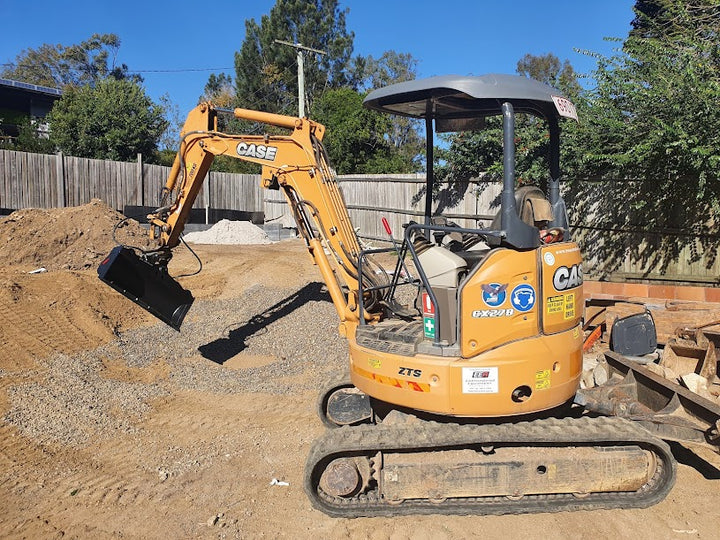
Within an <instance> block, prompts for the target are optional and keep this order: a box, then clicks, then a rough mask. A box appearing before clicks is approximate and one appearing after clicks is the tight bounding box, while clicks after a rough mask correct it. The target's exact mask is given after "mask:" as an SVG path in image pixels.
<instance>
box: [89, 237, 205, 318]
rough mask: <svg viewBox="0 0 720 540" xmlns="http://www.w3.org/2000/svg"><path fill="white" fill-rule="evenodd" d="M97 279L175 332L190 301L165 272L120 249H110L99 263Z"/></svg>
mask: <svg viewBox="0 0 720 540" xmlns="http://www.w3.org/2000/svg"><path fill="white" fill-rule="evenodd" d="M98 277H99V278H100V279H101V280H102V281H104V282H105V283H107V284H108V285H110V286H111V287H112V288H113V289H115V290H116V291H118V292H119V293H121V294H123V295H125V296H126V297H128V298H129V299H130V300H132V301H133V302H135V303H136V304H137V305H139V306H140V307H142V308H144V309H145V310H147V311H148V312H150V313H152V314H153V315H155V316H156V317H157V318H158V319H160V320H161V321H163V322H164V323H166V324H168V325H169V326H172V327H173V328H174V329H175V330H178V331H179V330H180V325H181V324H182V322H183V319H184V318H185V315H186V314H187V312H188V310H189V309H190V306H192V303H193V300H194V298H193V295H192V294H191V293H190V291H188V290H185V289H183V288H182V286H181V285H180V284H179V283H178V282H177V281H175V280H174V279H173V278H172V277H170V276H169V275H168V273H167V270H166V269H164V268H161V267H159V266H154V265H152V264H150V263H148V262H147V261H144V260H142V259H141V258H140V257H138V256H137V255H136V254H135V252H134V251H133V250H132V249H128V248H125V247H123V246H117V247H116V248H114V249H113V250H112V251H111V252H110V254H109V255H108V256H107V257H106V258H105V259H104V260H103V262H101V263H100V266H99V267H98Z"/></svg>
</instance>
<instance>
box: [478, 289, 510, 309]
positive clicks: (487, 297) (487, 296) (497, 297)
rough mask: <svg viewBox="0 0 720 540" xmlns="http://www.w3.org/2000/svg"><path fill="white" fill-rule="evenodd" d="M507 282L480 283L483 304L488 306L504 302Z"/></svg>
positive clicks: (499, 304)
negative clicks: (502, 283)
mask: <svg viewBox="0 0 720 540" xmlns="http://www.w3.org/2000/svg"><path fill="white" fill-rule="evenodd" d="M507 287H508V284H507V283H505V284H504V285H501V284H500V283H483V284H482V285H480V288H481V289H482V299H483V302H485V305H488V306H490V307H498V306H501V305H503V304H504V303H505V298H506V297H507V293H506V292H505V290H506V289H507Z"/></svg>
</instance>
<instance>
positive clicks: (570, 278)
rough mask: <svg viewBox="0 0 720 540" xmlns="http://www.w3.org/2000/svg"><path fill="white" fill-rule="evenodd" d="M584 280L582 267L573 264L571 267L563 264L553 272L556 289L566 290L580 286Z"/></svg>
mask: <svg viewBox="0 0 720 540" xmlns="http://www.w3.org/2000/svg"><path fill="white" fill-rule="evenodd" d="M582 282H583V274H582V268H581V267H580V265H579V264H573V265H572V266H571V267H570V268H568V267H567V266H561V267H560V268H558V269H557V270H555V273H554V274H553V287H555V290H556V291H566V290H568V289H574V288H575V287H579V286H580V285H582Z"/></svg>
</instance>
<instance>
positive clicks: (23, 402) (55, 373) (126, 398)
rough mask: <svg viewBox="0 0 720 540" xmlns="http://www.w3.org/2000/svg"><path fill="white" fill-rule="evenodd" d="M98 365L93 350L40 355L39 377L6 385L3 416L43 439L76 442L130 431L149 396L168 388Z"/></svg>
mask: <svg viewBox="0 0 720 540" xmlns="http://www.w3.org/2000/svg"><path fill="white" fill-rule="evenodd" d="M102 367H103V366H102V362H101V361H100V359H99V358H98V357H97V355H95V354H93V353H92V352H88V353H82V354H80V355H77V356H66V355H63V354H58V355H55V356H52V357H50V358H48V359H46V360H44V361H42V362H41V369H40V370H39V373H42V372H43V371H44V372H45V373H44V377H42V379H43V380H42V381H41V382H38V381H35V382H30V383H26V384H21V385H18V386H11V387H10V388H9V389H8V398H9V400H10V403H11V408H10V410H9V411H8V412H7V414H6V415H5V418H4V420H5V421H6V422H8V423H10V424H13V425H15V426H16V427H17V428H18V429H19V430H20V432H21V433H22V434H23V435H26V436H28V437H31V438H33V439H35V440H37V441H39V442H41V443H47V442H51V441H52V442H59V443H62V444H67V445H80V444H83V443H85V442H87V441H88V440H89V439H90V438H91V437H94V436H100V437H107V436H112V435H113V434H116V433H118V432H122V433H131V432H134V431H135V430H136V428H135V427H134V422H135V421H137V420H138V419H139V418H141V417H142V415H143V414H145V413H146V412H147V411H148V410H149V406H148V404H147V402H148V400H150V399H151V398H155V397H159V396H162V395H165V394H166V393H167V392H166V391H165V390H164V389H162V388H161V387H160V386H158V385H155V384H138V383H128V382H122V381H117V380H112V379H103V378H101V377H100V373H101V371H102ZM42 368H44V369H42Z"/></svg>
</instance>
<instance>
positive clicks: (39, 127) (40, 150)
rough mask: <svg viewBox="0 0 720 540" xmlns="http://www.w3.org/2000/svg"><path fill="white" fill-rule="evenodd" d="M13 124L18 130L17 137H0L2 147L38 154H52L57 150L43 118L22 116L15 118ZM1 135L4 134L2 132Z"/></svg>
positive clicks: (0, 146)
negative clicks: (49, 136)
mask: <svg viewBox="0 0 720 540" xmlns="http://www.w3.org/2000/svg"><path fill="white" fill-rule="evenodd" d="M13 124H14V125H15V126H16V128H17V130H18V134H17V137H12V138H10V137H0V148H3V149H6V150H18V151H21V152H33V153H36V154H52V153H53V152H54V151H55V145H54V144H53V142H52V141H51V140H50V139H49V138H48V136H47V126H46V125H45V124H44V121H43V120H38V119H32V118H30V117H28V116H22V117H20V118H15V119H14V120H13ZM0 135H3V134H2V132H0Z"/></svg>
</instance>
